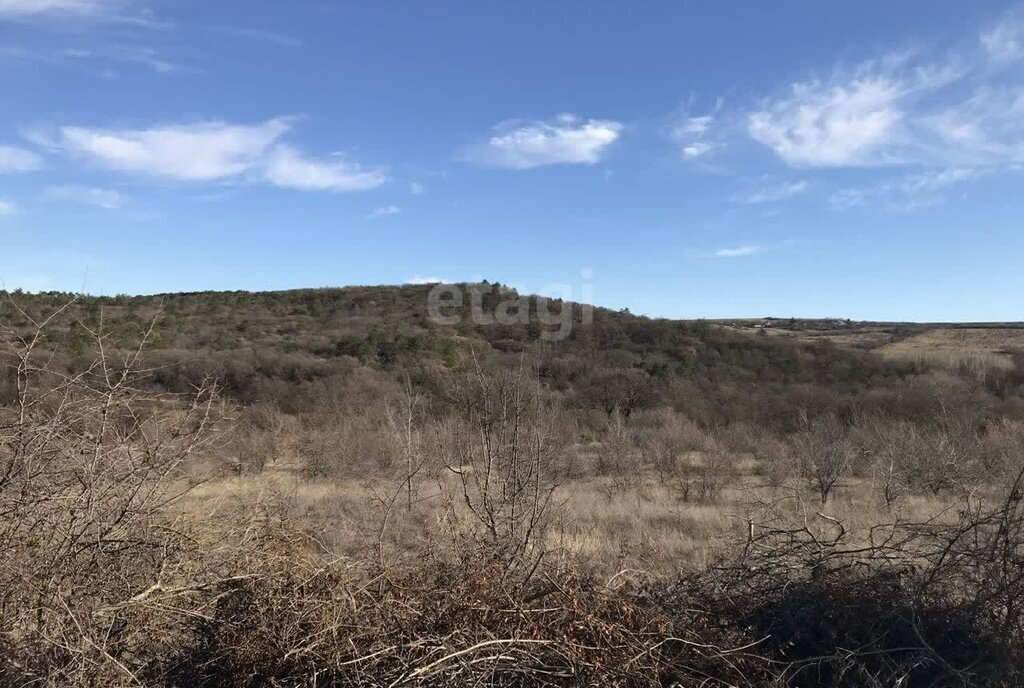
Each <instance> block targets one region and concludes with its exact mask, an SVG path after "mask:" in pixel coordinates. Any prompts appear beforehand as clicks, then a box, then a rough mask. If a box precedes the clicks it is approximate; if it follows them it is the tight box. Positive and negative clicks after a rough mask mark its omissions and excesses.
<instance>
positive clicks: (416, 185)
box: [409, 182, 427, 196]
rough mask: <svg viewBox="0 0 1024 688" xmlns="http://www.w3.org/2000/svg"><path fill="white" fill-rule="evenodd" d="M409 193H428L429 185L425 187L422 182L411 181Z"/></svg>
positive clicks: (420, 194)
mask: <svg viewBox="0 0 1024 688" xmlns="http://www.w3.org/2000/svg"><path fill="white" fill-rule="evenodd" d="M409 193H411V194H413V195H414V196H422V195H423V194H425V193H427V187H425V186H424V185H423V184H421V183H420V182H409Z"/></svg>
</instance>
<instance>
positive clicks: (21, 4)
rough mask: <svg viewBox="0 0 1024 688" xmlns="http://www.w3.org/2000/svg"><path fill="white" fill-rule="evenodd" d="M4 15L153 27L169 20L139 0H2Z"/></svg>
mask: <svg viewBox="0 0 1024 688" xmlns="http://www.w3.org/2000/svg"><path fill="white" fill-rule="evenodd" d="M4 19H10V20H21V21H35V22H60V21H71V20H78V21H94V22H95V21H103V22H114V23H120V24H125V25H132V26H138V27H143V28H149V29H160V28H167V27H168V26H169V24H168V23H167V22H164V21H161V20H159V19H157V18H156V17H154V16H153V14H152V13H151V12H150V11H149V10H148V9H147V8H146V7H145V6H138V3H137V2H136V0H0V21H2V20H4Z"/></svg>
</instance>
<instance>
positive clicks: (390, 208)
mask: <svg viewBox="0 0 1024 688" xmlns="http://www.w3.org/2000/svg"><path fill="white" fill-rule="evenodd" d="M400 212H402V209H401V208H399V207H398V206H397V205H386V206H383V207H381V208H377V209H376V210H374V211H373V212H372V213H370V214H369V215H367V216H366V219H367V220H376V219H377V218H379V217H388V216H389V215H398V214H399V213H400Z"/></svg>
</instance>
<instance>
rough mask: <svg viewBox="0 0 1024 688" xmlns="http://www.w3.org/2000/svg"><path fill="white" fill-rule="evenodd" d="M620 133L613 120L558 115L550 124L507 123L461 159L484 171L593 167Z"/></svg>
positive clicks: (469, 150) (472, 146) (464, 153)
mask: <svg viewBox="0 0 1024 688" xmlns="http://www.w3.org/2000/svg"><path fill="white" fill-rule="evenodd" d="M621 132H622V124H621V123H619V122H616V121H613V120H599V119H589V120H585V121H584V120H581V119H579V118H578V117H576V116H575V115H569V114H566V115H560V116H559V117H557V118H556V119H555V120H553V121H551V122H532V123H528V124H522V123H514V122H507V123H505V124H502V125H499V126H498V127H496V128H495V133H494V135H493V136H491V137H490V138H489V139H488V140H487V141H486V142H485V143H479V144H474V145H470V146H467V147H465V148H464V149H463V150H462V151H461V156H460V157H462V159H464V160H466V161H468V162H472V163H475V164H479V165H484V166H487V167H504V168H509V169H514V170H528V169H532V168H535V167H541V166H544V165H559V164H583V165H593V164H595V163H597V162H599V161H600V160H601V157H602V155H603V154H604V153H605V152H606V151H607V149H608V147H609V146H610V145H611V144H613V143H614V142H615V141H616V140H617V139H618V138H619V135H620V134H621Z"/></svg>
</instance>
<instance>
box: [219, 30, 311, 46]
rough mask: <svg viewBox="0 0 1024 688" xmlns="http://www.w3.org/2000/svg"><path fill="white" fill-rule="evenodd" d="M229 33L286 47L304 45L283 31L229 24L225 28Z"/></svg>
mask: <svg viewBox="0 0 1024 688" xmlns="http://www.w3.org/2000/svg"><path fill="white" fill-rule="evenodd" d="M225 30H226V31H227V33H230V34H232V35H234V36H238V37H240V38H248V39H251V40H254V41H259V42H261V43H271V44H273V45H278V46H281V47H285V48H297V47H299V46H300V45H302V41H300V40H299V39H298V38H295V37H294V36H289V35H287V34H283V33H277V32H274V31H264V30H263V29H247V28H245V27H241V26H229V27H227V28H226V29H225Z"/></svg>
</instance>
